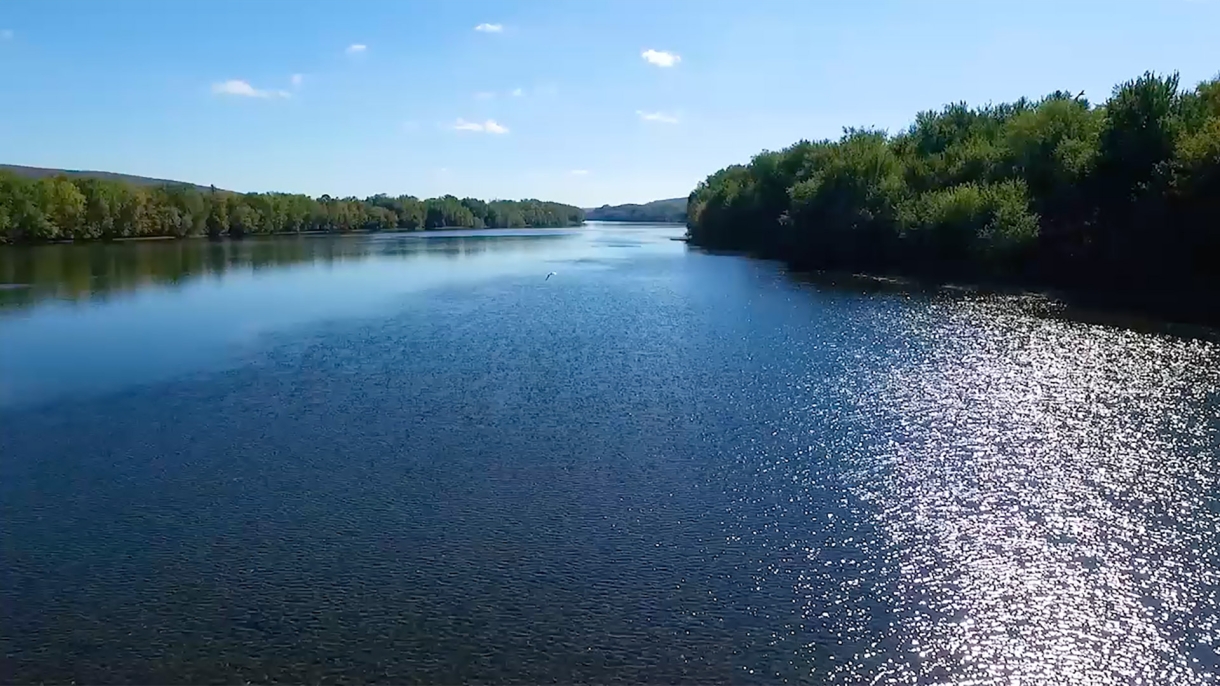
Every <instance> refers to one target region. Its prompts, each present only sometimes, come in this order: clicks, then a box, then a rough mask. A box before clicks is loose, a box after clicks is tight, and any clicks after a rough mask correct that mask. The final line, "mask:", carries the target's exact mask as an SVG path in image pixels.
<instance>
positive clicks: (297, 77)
mask: <svg viewBox="0 0 1220 686" xmlns="http://www.w3.org/2000/svg"><path fill="white" fill-rule="evenodd" d="M289 80H290V81H292V85H293V87H294V88H300V87H301V84H302V83H305V75H304V74H293V75H292V76H291V77H290V78H289Z"/></svg>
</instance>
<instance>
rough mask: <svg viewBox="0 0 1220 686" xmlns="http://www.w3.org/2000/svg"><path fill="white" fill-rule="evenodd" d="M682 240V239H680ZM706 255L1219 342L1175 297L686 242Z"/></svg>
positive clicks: (1207, 315)
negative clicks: (804, 260)
mask: <svg viewBox="0 0 1220 686" xmlns="http://www.w3.org/2000/svg"><path fill="white" fill-rule="evenodd" d="M675 240H677V239H675ZM685 240H686V244H687V245H689V246H691V247H692V248H694V249H696V250H699V251H701V252H706V253H708V254H716V255H735V256H741V257H748V258H750V259H756V260H765V261H768V262H776V263H779V264H781V265H783V266H784V268H785V270H787V271H788V273H789V274H791V275H792V277H793V278H795V279H798V280H801V281H806V282H809V283H814V284H817V285H819V286H828V287H832V288H838V287H844V288H851V289H855V290H859V289H865V290H878V291H919V292H921V293H936V292H942V293H946V294H959V295H960V294H965V295H971V296H978V297H986V296H997V297H1003V298H1009V299H1013V300H1014V301H1017V302H1019V304H1020V305H1021V306H1022V308H1023V309H1025V310H1027V311H1029V312H1032V313H1035V314H1038V315H1040V316H1050V317H1056V318H1063V319H1070V320H1073V321H1079V322H1084V323H1090V324H1103V325H1110V326H1117V327H1120V328H1124V329H1131V330H1134V331H1141V332H1148V333H1168V334H1171V335H1175V336H1182V337H1187V338H1197V339H1204V340H1213V341H1220V312H1213V311H1211V310H1207V311H1199V310H1198V309H1184V308H1181V307H1175V305H1176V304H1177V303H1176V302H1175V301H1174V300H1173V299H1172V298H1169V297H1165V298H1161V299H1152V298H1145V299H1144V300H1137V299H1132V298H1124V297H1122V294H1115V293H1106V292H1102V291H1099V290H1089V289H1072V288H1064V287H1061V286H1060V287H1056V286H1052V285H1046V284H1038V283H1035V282H1021V281H1017V280H1011V279H1010V280H1003V281H1001V280H992V281H987V280H963V279H937V278H934V277H930V276H927V275H912V274H901V273H891V274H883V273H872V272H866V271H854V270H847V269H843V270H835V269H816V268H808V267H801V266H799V265H796V264H793V263H791V262H789V261H786V260H784V259H782V258H779V257H776V256H772V255H767V254H765V253H760V252H756V251H745V250H728V249H723V248H709V247H706V246H703V245H701V244H699V243H698V242H697V241H694V240H691V239H690V238H689V237H687V238H686V239H685Z"/></svg>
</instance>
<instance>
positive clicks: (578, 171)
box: [568, 169, 589, 176]
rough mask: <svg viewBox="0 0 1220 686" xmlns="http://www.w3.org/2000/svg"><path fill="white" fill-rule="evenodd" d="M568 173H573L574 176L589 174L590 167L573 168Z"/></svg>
mask: <svg viewBox="0 0 1220 686" xmlns="http://www.w3.org/2000/svg"><path fill="white" fill-rule="evenodd" d="M568 173H569V174H571V175H572V176H588V175H589V170H588V169H573V170H572V171H570V172H568Z"/></svg>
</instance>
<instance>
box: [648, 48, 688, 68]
mask: <svg viewBox="0 0 1220 686" xmlns="http://www.w3.org/2000/svg"><path fill="white" fill-rule="evenodd" d="M640 57H643V58H644V61H646V62H648V63H649V64H655V65H657V66H658V67H672V66H674V65H675V64H677V63H679V62H681V61H682V58H681V57H679V56H678V55H675V54H674V53H672V52H665V51H664V50H652V49H648V50H645V51H644V52H641V53H640Z"/></svg>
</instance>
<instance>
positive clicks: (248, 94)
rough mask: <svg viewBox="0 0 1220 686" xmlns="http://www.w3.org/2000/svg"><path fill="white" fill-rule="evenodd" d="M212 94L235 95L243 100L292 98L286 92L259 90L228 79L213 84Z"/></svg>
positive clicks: (240, 81) (244, 83) (242, 82)
mask: <svg viewBox="0 0 1220 686" xmlns="http://www.w3.org/2000/svg"><path fill="white" fill-rule="evenodd" d="M212 93H213V94H215V95H237V96H241V97H243V98H287V97H291V96H292V94H291V93H289V92H288V91H280V90H260V89H258V88H255V87H254V86H251V85H250V83H249V82H247V81H242V80H241V79H230V80H228V81H221V82H219V83H214V84H212Z"/></svg>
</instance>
